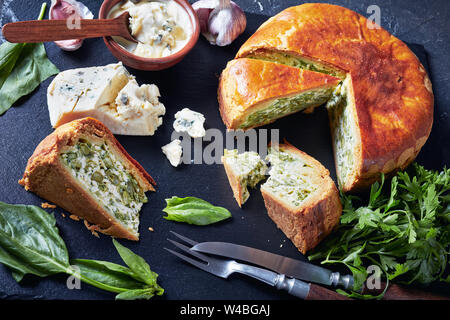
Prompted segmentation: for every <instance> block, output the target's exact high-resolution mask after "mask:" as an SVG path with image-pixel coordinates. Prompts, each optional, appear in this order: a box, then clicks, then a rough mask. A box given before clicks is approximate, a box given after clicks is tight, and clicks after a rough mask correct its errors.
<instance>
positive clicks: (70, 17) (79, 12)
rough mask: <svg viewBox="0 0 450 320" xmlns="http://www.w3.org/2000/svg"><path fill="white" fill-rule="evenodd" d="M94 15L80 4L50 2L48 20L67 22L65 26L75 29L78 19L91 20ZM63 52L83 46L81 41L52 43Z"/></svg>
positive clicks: (68, 1)
mask: <svg viewBox="0 0 450 320" xmlns="http://www.w3.org/2000/svg"><path fill="white" fill-rule="evenodd" d="M92 18H94V15H93V14H92V12H91V11H90V10H89V9H88V8H87V7H86V6H85V5H84V4H82V3H81V2H78V1H75V0H52V4H51V7H50V12H49V19H50V20H67V24H68V26H69V25H72V26H73V27H76V23H77V21H79V19H92ZM54 42H55V44H56V45H57V46H58V47H60V48H61V49H62V50H65V51H75V50H77V49H79V48H80V47H81V45H82V44H83V39H72V40H60V41H54Z"/></svg>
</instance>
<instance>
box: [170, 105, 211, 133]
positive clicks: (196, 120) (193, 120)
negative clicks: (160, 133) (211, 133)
mask: <svg viewBox="0 0 450 320" xmlns="http://www.w3.org/2000/svg"><path fill="white" fill-rule="evenodd" d="M204 123H205V117H204V116H203V114H201V113H200V112H195V111H192V110H190V109H189V108H184V109H182V110H181V111H178V112H177V113H176V114H175V121H174V123H173V128H174V129H175V131H176V132H187V133H188V134H189V135H190V136H191V137H192V138H201V137H204V136H205V133H206V132H205V128H203V124H204Z"/></svg>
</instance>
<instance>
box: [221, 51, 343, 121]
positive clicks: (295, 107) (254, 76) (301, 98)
mask: <svg viewBox="0 0 450 320" xmlns="http://www.w3.org/2000/svg"><path fill="white" fill-rule="evenodd" d="M339 82H340V79H339V78H337V77H334V76H330V75H326V74H323V73H319V72H314V71H309V70H303V69H299V68H295V67H290V66H286V65H283V64H279V63H273V62H269V61H262V60H256V59H245V58H244V59H237V60H232V61H230V62H229V63H228V65H227V67H226V68H225V70H224V71H223V72H222V75H221V77H220V83H219V91H218V97H219V106H220V114H221V116H222V119H223V121H224V123H225V125H226V126H227V128H228V129H249V128H254V127H258V126H262V125H265V124H268V123H271V122H273V121H275V120H276V119H278V118H281V117H284V116H287V115H289V114H292V113H295V112H298V111H302V110H303V111H311V110H312V109H313V108H314V107H317V106H320V105H322V104H324V103H325V102H327V100H329V99H330V97H331V95H332V92H333V90H334V88H335V87H336V86H337V84H338V83H339Z"/></svg>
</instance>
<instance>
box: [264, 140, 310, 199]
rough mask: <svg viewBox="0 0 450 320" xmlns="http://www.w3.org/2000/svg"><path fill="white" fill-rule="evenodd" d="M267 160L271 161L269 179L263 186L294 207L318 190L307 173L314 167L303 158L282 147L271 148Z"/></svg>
mask: <svg viewBox="0 0 450 320" xmlns="http://www.w3.org/2000/svg"><path fill="white" fill-rule="evenodd" d="M267 160H268V161H269V162H270V170H269V179H267V181H266V183H264V184H263V185H262V186H261V188H263V189H265V190H267V191H269V192H271V193H272V194H275V195H276V196H277V197H278V198H281V199H283V200H284V201H286V202H289V203H290V204H291V205H292V206H294V207H298V206H300V205H301V204H302V203H303V202H304V201H305V200H306V199H307V198H308V196H309V195H311V194H312V193H314V192H315V191H316V190H317V187H316V186H314V185H312V184H311V182H310V181H309V179H308V175H307V173H309V172H310V171H311V170H313V168H312V167H311V166H309V165H308V164H306V163H304V162H303V160H302V159H300V158H297V157H295V156H293V155H292V154H290V153H287V152H285V151H284V150H283V149H282V148H280V149H275V148H270V149H269V154H268V155H267ZM309 174H311V173H309Z"/></svg>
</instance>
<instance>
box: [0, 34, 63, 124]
mask: <svg viewBox="0 0 450 320" xmlns="http://www.w3.org/2000/svg"><path fill="white" fill-rule="evenodd" d="M58 72H59V70H58V68H57V67H56V66H55V65H54V64H53V63H51V62H50V60H48V58H47V55H46V53H45V48H44V45H43V44H42V43H27V44H25V45H24V47H23V49H22V50H21V53H20V56H19V58H18V60H17V63H16V65H15V66H14V68H13V69H12V71H11V73H10V74H9V76H8V77H7V78H6V79H5V80H4V82H3V85H2V87H1V88H0V115H1V114H3V113H4V112H6V110H8V109H9V108H10V107H11V106H12V104H13V103H14V102H16V101H17V100H18V99H19V98H21V97H22V96H25V95H27V94H29V93H30V92H32V91H33V90H34V89H36V87H37V86H38V85H39V84H40V83H41V82H42V81H44V80H45V79H47V78H48V77H50V76H52V75H54V74H57V73H58Z"/></svg>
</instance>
